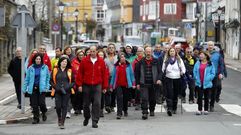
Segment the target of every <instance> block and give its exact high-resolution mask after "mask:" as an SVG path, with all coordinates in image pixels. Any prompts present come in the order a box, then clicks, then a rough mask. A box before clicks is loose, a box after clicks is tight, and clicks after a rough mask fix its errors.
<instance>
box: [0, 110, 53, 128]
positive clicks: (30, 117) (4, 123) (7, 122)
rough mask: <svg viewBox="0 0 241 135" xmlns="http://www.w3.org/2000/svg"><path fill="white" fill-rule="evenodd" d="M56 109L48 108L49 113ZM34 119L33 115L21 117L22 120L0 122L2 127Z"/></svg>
mask: <svg viewBox="0 0 241 135" xmlns="http://www.w3.org/2000/svg"><path fill="white" fill-rule="evenodd" d="M52 108H54V107H51V106H47V109H48V111H49V110H50V109H52ZM32 118H33V115H32V114H31V116H29V117H21V118H15V119H9V120H0V125H7V124H16V123H21V122H24V121H27V120H30V119H32Z"/></svg>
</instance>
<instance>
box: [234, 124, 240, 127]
mask: <svg viewBox="0 0 241 135" xmlns="http://www.w3.org/2000/svg"><path fill="white" fill-rule="evenodd" d="M233 125H234V126H237V127H241V124H237V123H236V124H233Z"/></svg>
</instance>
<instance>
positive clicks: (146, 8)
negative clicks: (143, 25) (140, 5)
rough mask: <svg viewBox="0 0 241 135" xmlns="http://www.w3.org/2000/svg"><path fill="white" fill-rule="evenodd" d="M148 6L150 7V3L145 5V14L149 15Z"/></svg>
mask: <svg viewBox="0 0 241 135" xmlns="http://www.w3.org/2000/svg"><path fill="white" fill-rule="evenodd" d="M148 7H149V4H146V5H144V8H145V15H148V13H149V12H148Z"/></svg>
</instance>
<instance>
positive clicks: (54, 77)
mask: <svg viewBox="0 0 241 135" xmlns="http://www.w3.org/2000/svg"><path fill="white" fill-rule="evenodd" d="M57 72H58V68H54V69H53V81H54V84H56V75H57ZM67 76H68V78H69V83H71V82H72V78H71V76H72V69H68V71H67ZM54 94H55V89H54V88H53V87H52V90H51V96H54ZM71 94H75V91H74V89H73V88H72V89H71Z"/></svg>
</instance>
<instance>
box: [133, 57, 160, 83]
mask: <svg viewBox="0 0 241 135" xmlns="http://www.w3.org/2000/svg"><path fill="white" fill-rule="evenodd" d="M151 65H152V77H153V84H156V82H157V80H161V78H162V71H161V67H162V66H161V64H160V60H157V59H153V60H152V63H151ZM145 69H146V62H145V58H143V59H142V60H140V61H139V62H138V63H137V64H136V68H135V77H136V84H137V85H145V72H146V71H145Z"/></svg>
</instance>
